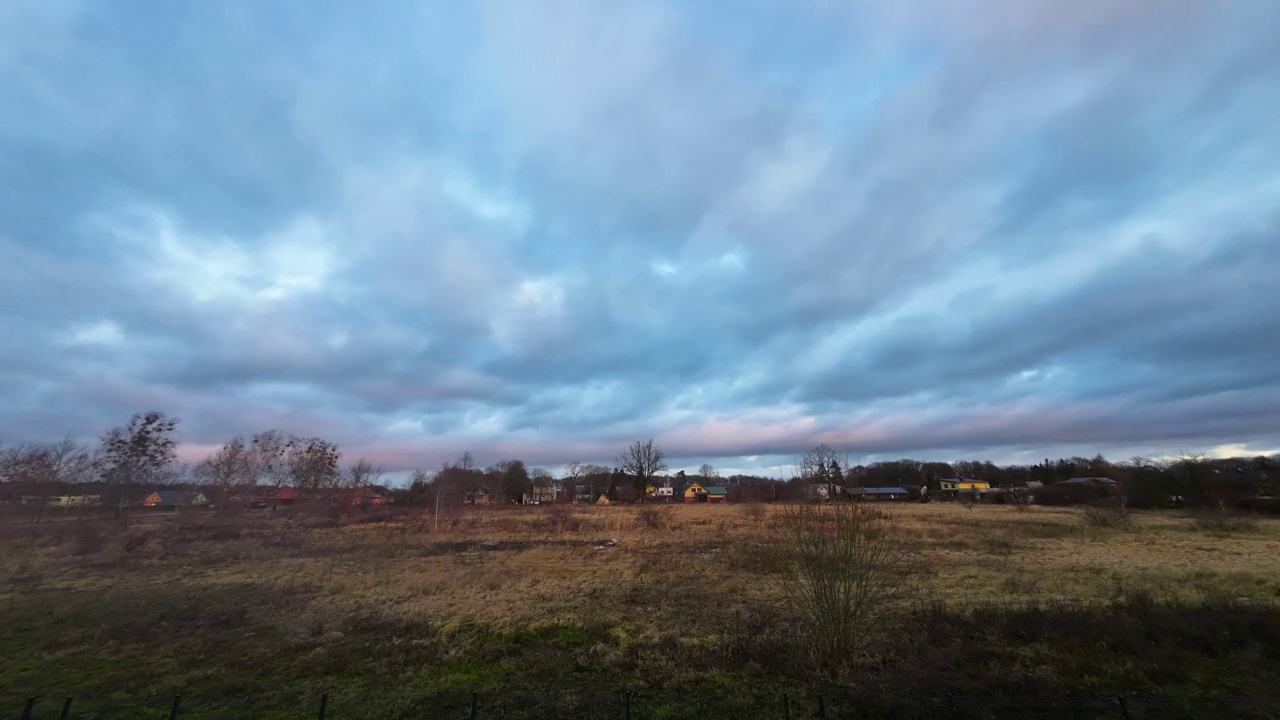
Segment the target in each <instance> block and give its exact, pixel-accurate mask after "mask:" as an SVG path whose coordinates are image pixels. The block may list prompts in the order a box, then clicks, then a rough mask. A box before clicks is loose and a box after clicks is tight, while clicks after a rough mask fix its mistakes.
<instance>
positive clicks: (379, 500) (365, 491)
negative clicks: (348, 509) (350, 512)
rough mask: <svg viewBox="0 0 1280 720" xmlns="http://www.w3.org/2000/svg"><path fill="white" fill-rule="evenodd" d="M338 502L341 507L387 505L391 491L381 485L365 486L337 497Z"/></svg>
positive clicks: (389, 501)
mask: <svg viewBox="0 0 1280 720" xmlns="http://www.w3.org/2000/svg"><path fill="white" fill-rule="evenodd" d="M338 502H339V503H340V504H343V505H358V506H360V507H368V506H369V505H389V504H390V503H391V491H390V490H388V489H387V488H385V487H382V486H381V485H365V486H364V487H361V488H356V489H355V490H353V491H352V492H349V493H346V494H344V495H341V496H339V498H338Z"/></svg>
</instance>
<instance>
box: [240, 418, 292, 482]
mask: <svg viewBox="0 0 1280 720" xmlns="http://www.w3.org/2000/svg"><path fill="white" fill-rule="evenodd" d="M249 468H250V473H251V475H252V480H251V481H250V483H251V484H253V485H258V484H261V483H266V484H268V485H273V486H275V487H280V486H281V485H284V484H285V483H286V482H289V480H290V479H291V469H290V467H289V439H288V438H286V437H285V434H284V433H283V432H281V431H279V430H267V431H266V432H260V433H258V434H257V435H254V436H253V440H252V441H251V442H250V444H249Z"/></svg>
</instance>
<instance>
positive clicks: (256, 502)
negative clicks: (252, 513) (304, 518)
mask: <svg viewBox="0 0 1280 720" xmlns="http://www.w3.org/2000/svg"><path fill="white" fill-rule="evenodd" d="M297 502H298V491H297V490H294V489H293V488H291V487H288V486H285V487H272V488H266V489H265V490H264V491H263V492H262V493H260V494H258V495H257V496H255V497H254V498H253V500H252V501H251V504H252V507H267V506H268V505H270V506H272V507H275V506H276V505H293V504H295V503H297Z"/></svg>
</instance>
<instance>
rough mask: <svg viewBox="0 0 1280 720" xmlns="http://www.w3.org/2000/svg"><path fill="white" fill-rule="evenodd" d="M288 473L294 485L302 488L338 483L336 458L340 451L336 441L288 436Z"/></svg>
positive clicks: (310, 488) (329, 486) (326, 486)
mask: <svg viewBox="0 0 1280 720" xmlns="http://www.w3.org/2000/svg"><path fill="white" fill-rule="evenodd" d="M286 447H287V448H288V467H289V475H290V477H291V478H292V479H293V483H294V485H295V486H296V487H298V488H299V489H303V490H319V489H321V488H331V487H334V486H335V485H337V484H338V479H339V476H340V474H339V472H338V460H340V459H341V458H342V453H341V452H339V451H338V446H337V444H336V443H331V442H328V441H325V440H321V439H320V438H314V437H313V438H298V437H293V438H289V442H288V443H287V444H286Z"/></svg>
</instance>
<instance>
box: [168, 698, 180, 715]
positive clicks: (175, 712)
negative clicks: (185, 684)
mask: <svg viewBox="0 0 1280 720" xmlns="http://www.w3.org/2000/svg"><path fill="white" fill-rule="evenodd" d="M181 702H182V695H174V696H173V707H171V708H169V720H178V704H179V703H181Z"/></svg>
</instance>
